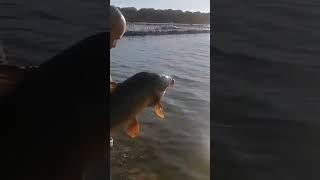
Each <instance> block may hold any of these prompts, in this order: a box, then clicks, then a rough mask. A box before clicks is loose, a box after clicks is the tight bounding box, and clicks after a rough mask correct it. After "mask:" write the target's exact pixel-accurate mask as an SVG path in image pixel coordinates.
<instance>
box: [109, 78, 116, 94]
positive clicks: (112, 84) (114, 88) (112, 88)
mask: <svg viewBox="0 0 320 180" xmlns="http://www.w3.org/2000/svg"><path fill="white" fill-rule="evenodd" d="M117 86H118V83H116V82H115V81H110V93H112V92H114V91H115V90H116V88H117Z"/></svg>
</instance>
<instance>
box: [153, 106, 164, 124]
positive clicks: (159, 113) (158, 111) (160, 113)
mask: <svg viewBox="0 0 320 180" xmlns="http://www.w3.org/2000/svg"><path fill="white" fill-rule="evenodd" d="M154 112H155V114H156V115H157V116H158V117H159V118H160V119H161V120H162V119H164V112H163V110H162V106H161V104H160V103H158V104H156V105H155V106H154Z"/></svg>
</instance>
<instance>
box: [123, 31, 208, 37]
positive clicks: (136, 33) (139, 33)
mask: <svg viewBox="0 0 320 180" xmlns="http://www.w3.org/2000/svg"><path fill="white" fill-rule="evenodd" d="M200 33H210V30H187V31H127V32H126V33H125V34H124V36H147V35H169V34H200Z"/></svg>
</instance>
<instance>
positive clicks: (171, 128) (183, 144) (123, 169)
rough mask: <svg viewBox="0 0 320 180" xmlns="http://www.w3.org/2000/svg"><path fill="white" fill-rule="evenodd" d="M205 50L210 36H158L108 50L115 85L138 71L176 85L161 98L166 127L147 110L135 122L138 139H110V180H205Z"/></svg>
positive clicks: (128, 41) (207, 122)
mask: <svg viewBox="0 0 320 180" xmlns="http://www.w3.org/2000/svg"><path fill="white" fill-rule="evenodd" d="M209 45H210V35H209V34H194V35H192V34H188V35H163V36H144V37H125V38H124V39H122V40H121V41H120V42H119V44H118V46H117V47H116V48H115V49H113V50H111V74H112V78H113V79H114V80H118V81H122V80H124V79H126V78H128V77H130V76H132V75H134V74H135V73H137V72H140V71H152V72H156V73H165V74H168V75H171V76H173V78H174V79H175V80H176V84H175V87H174V88H173V89H169V90H168V91H167V92H166V96H165V98H164V111H165V113H166V119H165V121H163V122H161V121H159V120H158V119H157V118H156V117H155V116H154V114H153V112H152V110H151V109H148V110H146V111H145V113H144V114H142V115H141V116H140V117H139V121H140V122H141V135H140V137H138V138H136V139H129V138H128V137H126V136H119V137H114V148H112V150H111V173H112V175H113V178H114V179H121V178H124V179H126V178H129V179H144V178H146V179H159V180H162V179H163V180H164V179H166V180H171V179H172V180H173V179H174V180H176V179H186V180H188V179H190V180H207V179H209V175H210V172H209V168H210V167H209V163H210V161H209V158H210V155H209V154H210V153H209V152H210V147H209V141H210V70H209V69H210V60H209V50H210V47H209Z"/></svg>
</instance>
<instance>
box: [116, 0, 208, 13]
mask: <svg viewBox="0 0 320 180" xmlns="http://www.w3.org/2000/svg"><path fill="white" fill-rule="evenodd" d="M110 4H111V5H114V6H117V7H135V8H137V9H140V8H154V9H174V10H182V11H191V12H196V11H200V12H210V0H110Z"/></svg>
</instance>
